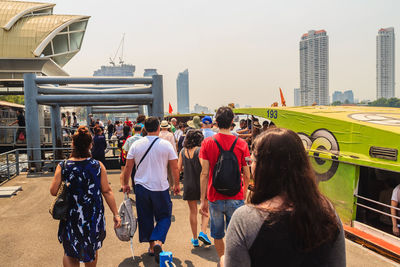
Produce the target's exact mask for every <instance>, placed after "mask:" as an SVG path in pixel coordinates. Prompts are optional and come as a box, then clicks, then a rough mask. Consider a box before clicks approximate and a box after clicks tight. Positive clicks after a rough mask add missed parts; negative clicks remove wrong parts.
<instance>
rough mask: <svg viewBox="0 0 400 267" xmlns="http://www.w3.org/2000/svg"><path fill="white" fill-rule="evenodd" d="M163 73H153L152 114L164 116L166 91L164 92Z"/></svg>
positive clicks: (159, 116)
mask: <svg viewBox="0 0 400 267" xmlns="http://www.w3.org/2000/svg"><path fill="white" fill-rule="evenodd" d="M162 78H163V77H162V75H153V85H152V86H151V88H152V95H153V103H151V106H152V110H151V111H152V112H151V113H150V110H149V114H152V116H155V117H158V118H160V119H161V118H163V117H164V93H163V79H162Z"/></svg>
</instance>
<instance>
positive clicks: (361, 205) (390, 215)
mask: <svg viewBox="0 0 400 267" xmlns="http://www.w3.org/2000/svg"><path fill="white" fill-rule="evenodd" d="M356 205H357V206H360V207H363V208H366V209H369V210H372V211H375V212H378V213H380V214H383V215H386V216H389V217H392V218H396V219H398V220H400V217H398V216H396V215H392V214H389V213H386V212H384V211H380V210H377V209H374V208H371V207H369V206H366V205H363V204H360V203H356Z"/></svg>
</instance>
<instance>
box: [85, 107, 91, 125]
mask: <svg viewBox="0 0 400 267" xmlns="http://www.w3.org/2000/svg"><path fill="white" fill-rule="evenodd" d="M89 114H92V107H91V106H87V107H86V115H87V117H86V126H87V127H89V125H90V117H89Z"/></svg>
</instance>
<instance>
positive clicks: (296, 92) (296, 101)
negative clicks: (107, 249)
mask: <svg viewBox="0 0 400 267" xmlns="http://www.w3.org/2000/svg"><path fill="white" fill-rule="evenodd" d="M300 103H301V97H300V88H294V106H295V107H298V106H300Z"/></svg>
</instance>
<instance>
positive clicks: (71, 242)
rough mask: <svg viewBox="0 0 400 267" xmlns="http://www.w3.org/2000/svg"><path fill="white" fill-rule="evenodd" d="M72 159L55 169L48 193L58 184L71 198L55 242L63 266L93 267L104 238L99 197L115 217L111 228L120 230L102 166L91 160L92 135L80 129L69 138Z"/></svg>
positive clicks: (53, 192) (119, 220)
mask: <svg viewBox="0 0 400 267" xmlns="http://www.w3.org/2000/svg"><path fill="white" fill-rule="evenodd" d="M72 140H73V142H72V153H71V157H70V158H69V159H68V160H67V161H64V162H61V163H60V164H59V166H57V169H56V172H55V175H54V179H53V181H52V184H51V186H50V193H51V194H52V195H53V196H54V195H56V194H57V191H58V188H59V187H60V184H61V181H62V180H64V181H65V182H66V183H67V184H69V185H68V193H69V194H70V203H69V212H68V215H67V219H66V220H63V221H60V225H59V229H58V240H59V241H60V243H62V244H63V247H64V252H65V254H64V258H63V265H64V266H79V262H80V261H81V262H84V263H85V266H96V264H97V258H98V257H97V250H98V249H100V248H101V246H102V243H103V240H104V238H105V237H106V227H105V226H106V225H105V217H104V206H103V199H102V197H101V196H102V195H103V196H104V198H105V200H106V202H107V204H108V206H109V207H110V209H111V211H112V213H113V215H114V217H113V219H114V227H120V225H121V219H120V218H119V216H118V210H117V205H116V203H115V198H114V194H113V192H112V190H111V187H110V185H109V184H108V179H107V173H106V169H105V167H104V165H103V164H102V163H101V162H99V161H97V160H95V159H92V158H91V157H90V147H91V145H92V135H91V134H90V132H89V130H88V129H87V128H86V127H84V126H81V127H79V128H78V130H77V131H76V132H75V134H74V135H73V137H72Z"/></svg>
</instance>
